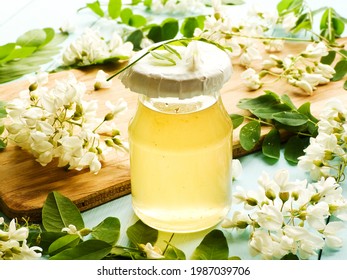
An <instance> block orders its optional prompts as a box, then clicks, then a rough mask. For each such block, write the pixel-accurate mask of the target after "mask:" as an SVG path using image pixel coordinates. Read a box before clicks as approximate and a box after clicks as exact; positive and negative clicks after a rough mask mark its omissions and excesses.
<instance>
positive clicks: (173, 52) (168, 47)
mask: <svg viewBox="0 0 347 280" xmlns="http://www.w3.org/2000/svg"><path fill="white" fill-rule="evenodd" d="M163 47H164V49H165V50H167V51H168V52H169V53H172V54H173V55H175V56H177V57H178V59H182V56H181V54H180V53H179V52H178V51H176V50H175V49H174V48H173V47H170V45H168V44H164V45H163Z"/></svg>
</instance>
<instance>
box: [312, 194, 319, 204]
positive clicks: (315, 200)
mask: <svg viewBox="0 0 347 280" xmlns="http://www.w3.org/2000/svg"><path fill="white" fill-rule="evenodd" d="M320 199H321V194H320V193H316V194H314V195H312V196H311V200H310V202H312V203H316V202H318V201H319V200H320Z"/></svg>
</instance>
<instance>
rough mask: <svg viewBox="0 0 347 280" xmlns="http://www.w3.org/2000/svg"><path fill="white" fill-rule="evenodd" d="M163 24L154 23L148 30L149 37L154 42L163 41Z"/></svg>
mask: <svg viewBox="0 0 347 280" xmlns="http://www.w3.org/2000/svg"><path fill="white" fill-rule="evenodd" d="M161 29H162V28H161V26H159V25H153V26H152V27H151V29H150V30H149V32H148V35H147V37H148V39H151V40H152V41H153V42H154V43H158V42H161V41H162V36H161V34H162V30H161Z"/></svg>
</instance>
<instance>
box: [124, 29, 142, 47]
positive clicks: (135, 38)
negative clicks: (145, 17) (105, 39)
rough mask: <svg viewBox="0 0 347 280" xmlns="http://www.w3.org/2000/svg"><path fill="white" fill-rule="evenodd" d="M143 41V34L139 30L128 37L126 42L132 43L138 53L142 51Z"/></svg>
mask: <svg viewBox="0 0 347 280" xmlns="http://www.w3.org/2000/svg"><path fill="white" fill-rule="evenodd" d="M142 39H143V33H142V31H141V30H139V29H137V30H135V31H134V32H133V33H131V34H130V35H129V36H128V38H127V39H126V41H128V42H131V43H132V44H133V45H134V50H135V51H138V50H140V49H141V41H142Z"/></svg>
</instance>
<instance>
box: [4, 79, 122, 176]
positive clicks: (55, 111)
mask: <svg viewBox="0 0 347 280" xmlns="http://www.w3.org/2000/svg"><path fill="white" fill-rule="evenodd" d="M47 81H48V78H47V73H46V74H41V75H39V76H38V77H37V78H36V80H34V81H32V83H31V85H30V86H29V89H27V90H24V91H22V92H20V97H19V98H16V99H13V100H12V101H10V102H8V103H7V105H6V111H7V114H8V117H7V118H8V120H7V121H6V130H7V132H8V135H7V138H8V139H9V140H10V141H13V142H14V143H15V144H16V145H18V146H19V147H21V148H22V149H24V150H26V151H28V152H29V153H31V154H32V155H33V156H34V157H35V158H36V160H37V161H38V162H39V163H40V164H41V165H42V166H45V165H47V164H48V163H50V162H51V161H52V160H53V159H54V158H58V166H59V167H66V168H68V169H76V170H81V169H83V168H86V167H88V168H89V169H90V171H91V172H92V173H95V174H96V173H98V172H99V170H100V168H101V161H102V160H103V159H104V155H105V153H106V152H107V149H108V146H112V147H116V146H117V147H119V148H121V149H122V148H123V147H124V145H123V144H122V143H121V141H120V140H119V139H118V138H117V137H118V136H119V131H117V130H115V131H116V133H115V134H114V135H112V139H107V141H109V142H110V141H111V142H112V144H113V145H110V144H107V143H106V144H105V143H104V141H102V139H101V137H100V135H99V134H98V133H97V129H98V128H100V127H101V125H102V124H104V123H105V122H107V121H110V120H112V119H113V118H114V117H115V116H116V115H117V114H118V113H120V112H121V111H123V110H124V109H126V107H127V104H126V102H125V101H124V100H119V102H118V104H116V105H112V104H111V103H110V102H109V104H107V105H108V107H109V108H110V112H109V113H108V114H107V115H106V116H105V117H104V119H99V118H97V109H98V104H97V101H96V100H91V101H86V100H85V99H84V96H85V94H86V86H85V84H84V83H81V82H79V81H77V80H76V78H75V76H74V75H73V74H71V73H70V75H69V76H68V77H67V79H65V80H56V83H55V86H53V87H52V88H48V87H46V86H45V85H46V83H47Z"/></svg>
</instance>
